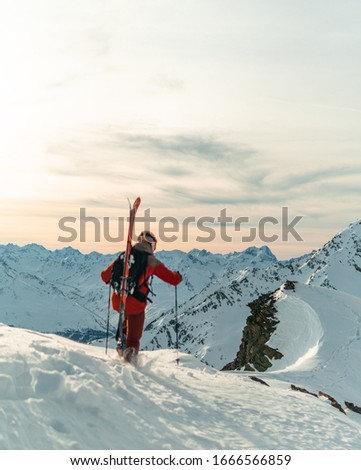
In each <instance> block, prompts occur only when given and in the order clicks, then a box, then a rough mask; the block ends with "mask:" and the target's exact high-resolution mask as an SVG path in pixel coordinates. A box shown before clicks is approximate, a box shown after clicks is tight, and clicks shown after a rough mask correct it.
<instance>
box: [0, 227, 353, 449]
mask: <svg viewBox="0 0 361 470" xmlns="http://www.w3.org/2000/svg"><path fill="white" fill-rule="evenodd" d="M159 257H160V258H161V259H162V260H163V261H164V262H165V263H166V264H167V265H168V266H169V267H170V268H172V269H179V270H180V271H181V272H182V273H183V274H184V283H182V285H181V288H180V289H179V291H178V292H179V312H178V313H179V324H180V333H181V334H180V338H181V349H182V350H183V351H185V350H186V351H187V352H188V353H191V354H186V353H185V352H179V353H177V352H176V351H175V350H173V349H169V348H171V347H172V344H174V342H173V340H172V338H173V337H174V311H172V310H171V307H172V304H173V303H174V296H173V295H174V289H172V288H170V287H169V286H166V285H164V284H160V283H159V285H158V284H157V283H155V286H154V287H155V290H156V291H157V293H158V294H159V295H158V296H157V297H156V302H155V305H152V306H150V308H149V310H148V312H147V316H148V322H147V325H146V331H145V332H144V336H143V339H142V346H143V348H144V347H148V348H152V347H155V348H158V350H156V351H142V352H141V354H140V362H139V365H138V366H137V367H134V366H131V365H126V364H124V363H122V362H121V361H120V360H119V359H118V357H117V356H116V354H115V352H114V344H112V341H111V343H110V347H109V354H108V355H106V354H105V350H104V343H103V342H102V341H98V342H97V343H94V344H93V345H89V344H80V343H77V342H74V341H71V340H70V339H65V338H63V337H60V336H57V335H54V334H49V333H46V331H48V332H49V331H51V332H57V331H60V332H62V333H64V332H66V331H67V329H70V330H71V329H73V330H74V331H75V332H77V331H79V332H81V330H82V328H84V327H85V328H89V329H95V330H98V332H99V331H100V332H101V331H104V330H105V327H104V325H105V321H106V311H105V310H104V308H103V307H102V306H104V305H106V304H107V294H108V289H107V287H106V286H104V285H102V284H101V283H100V280H99V272H100V270H101V269H102V268H103V267H105V266H106V265H107V264H109V263H110V261H111V260H112V259H113V258H114V256H111V255H108V256H104V255H101V254H99V253H91V254H89V255H82V254H81V253H80V252H79V251H77V250H73V249H71V248H67V249H64V250H56V251H54V252H49V251H48V250H46V249H45V248H43V247H41V246H39V245H34V244H32V245H28V246H26V247H24V248H20V247H17V246H15V245H10V244H9V245H7V246H1V245H0V281H1V288H0V300H1V311H0V321H1V322H2V323H0V449H11V450H17V449H25V450H27V449H28V450H33V449H66V450H78V449H84V450H89V449H129V450H131V449H143V450H153V449H158V450H178V449H179V450H182V449H187V450H189V449H192V450H208V449H280V450H281V449H329V450H335V449H338V450H349V449H354V450H357V449H360V447H361V415H359V414H357V413H355V412H353V411H351V410H349V409H347V408H346V407H345V401H348V402H352V403H355V405H357V406H359V407H360V406H361V398H360V390H361V374H360V372H359V364H360V363H361V294H360V293H361V223H360V221H358V222H355V223H354V224H351V225H350V226H349V227H348V228H347V229H346V230H344V231H343V232H340V234H338V235H336V236H335V237H334V238H333V239H332V240H331V241H330V242H328V243H326V245H325V246H324V247H322V249H320V250H317V251H315V252H312V253H311V254H309V255H305V256H303V257H301V258H299V259H296V260H290V261H288V262H282V263H281V262H278V261H277V260H276V259H275V258H274V257H273V255H272V253H271V252H270V251H269V250H268V249H266V248H264V247H263V248H261V249H256V248H252V249H249V250H246V251H245V252H242V253H231V254H229V255H217V254H212V253H209V252H206V251H205V250H202V251H199V250H192V252H189V253H182V252H179V251H175V252H172V253H171V252H168V253H167V252H163V253H160V254H159ZM286 279H290V280H293V281H297V282H296V283H295V291H292V290H286V289H285V285H282V283H283V282H285V280H286ZM275 289H278V290H277V292H276V294H275V303H274V307H275V309H276V316H277V318H278V320H279V323H278V325H277V328H276V330H275V332H274V333H273V335H272V336H271V338H270V340H269V343H268V344H269V346H271V347H273V348H276V349H278V350H279V351H280V352H282V354H283V357H282V359H279V360H274V361H273V363H272V367H271V368H270V369H269V370H268V371H266V372H264V373H258V372H252V373H249V372H243V371H238V372H221V371H219V370H216V368H217V369H219V368H221V367H222V366H223V365H224V364H226V363H227V362H229V361H230V360H233V359H234V357H235V355H236V352H237V349H238V348H239V344H240V340H241V337H242V330H243V326H244V324H245V322H246V318H247V316H248V314H249V313H250V311H249V307H248V306H247V304H248V303H249V302H250V301H252V300H254V299H255V298H257V297H258V296H259V295H261V294H263V293H267V292H271V291H274V290H275ZM114 320H117V316H116V315H114V314H113V315H112V316H111V321H114ZM8 325H15V326H16V327H17V328H15V327H10V326H8ZM19 327H22V328H19ZM25 328H31V329H32V330H27V329H25ZM177 354H179V357H180V365H179V366H177V365H176V358H177ZM195 356H197V357H198V358H199V359H197V358H196V357H195ZM200 359H203V361H207V362H208V363H209V364H211V365H212V366H213V367H211V366H210V365H206V364H205V362H201V361H200ZM214 367H216V368H214ZM252 378H253V379H257V378H258V379H262V380H263V381H265V382H266V383H267V384H268V385H269V386H268V387H267V386H265V385H263V384H261V383H259V382H256V381H255V380H252ZM292 385H295V386H297V387H299V388H303V389H306V390H308V391H309V392H310V393H312V395H311V394H306V393H301V392H299V391H295V390H293V389H292ZM319 392H323V393H324V394H328V395H330V396H332V397H333V398H334V399H335V400H336V401H337V402H338V403H339V404H340V405H341V406H342V408H343V409H344V410H345V413H341V412H340V411H339V410H338V409H336V408H334V407H332V406H331V404H330V401H329V400H327V399H326V398H324V397H323V398H322V397H321V396H320V395H319Z"/></svg>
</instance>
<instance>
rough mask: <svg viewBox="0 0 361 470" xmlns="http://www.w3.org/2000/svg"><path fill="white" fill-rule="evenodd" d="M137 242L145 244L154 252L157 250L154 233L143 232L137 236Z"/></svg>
mask: <svg viewBox="0 0 361 470" xmlns="http://www.w3.org/2000/svg"><path fill="white" fill-rule="evenodd" d="M138 242H139V243H141V242H147V243H149V244H150V246H151V247H152V250H153V251H155V250H156V248H157V237H156V236H155V235H154V233H152V232H149V231H148V230H144V231H143V232H141V233H140V234H139V236H138Z"/></svg>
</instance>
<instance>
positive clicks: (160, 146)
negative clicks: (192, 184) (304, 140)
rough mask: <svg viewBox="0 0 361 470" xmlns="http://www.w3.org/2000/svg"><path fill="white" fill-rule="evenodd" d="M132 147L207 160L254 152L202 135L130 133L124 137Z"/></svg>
mask: <svg viewBox="0 0 361 470" xmlns="http://www.w3.org/2000/svg"><path fill="white" fill-rule="evenodd" d="M126 141H127V143H128V144H129V145H130V146H132V147H133V148H142V149H148V150H151V151H156V152H162V153H163V155H166V156H167V155H168V156H169V155H170V154H180V155H182V156H184V157H186V158H189V157H197V158H200V159H204V160H207V161H211V162H212V161H216V162H219V161H220V160H222V161H225V160H235V159H242V160H245V159H247V158H250V157H251V156H252V155H254V154H256V153H257V152H256V150H254V149H253V148H250V147H247V146H239V145H235V144H231V143H229V142H225V141H222V140H220V139H217V138H214V137H208V136H202V135H174V136H166V137H159V136H147V135H132V136H128V137H126Z"/></svg>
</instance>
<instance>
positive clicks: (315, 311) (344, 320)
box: [268, 283, 361, 405]
mask: <svg viewBox="0 0 361 470" xmlns="http://www.w3.org/2000/svg"><path fill="white" fill-rule="evenodd" d="M276 297H277V301H276V303H275V304H274V307H275V308H276V310H277V314H276V318H277V319H278V320H279V324H278V326H277V329H276V331H275V333H274V334H273V335H272V337H271V339H270V341H269V343H268V344H269V345H270V346H271V347H273V348H277V349H278V350H279V351H281V352H282V354H283V358H282V359H279V360H274V361H273V366H272V367H271V368H270V369H269V370H270V371H272V372H275V371H277V372H279V373H278V377H280V376H282V377H283V378H285V379H287V380H292V381H297V382H299V383H305V382H307V384H308V385H309V386H310V387H312V389H313V391H316V392H317V391H318V390H321V388H320V387H324V388H326V390H328V391H330V392H332V394H334V398H336V400H339V401H341V402H343V401H344V400H347V401H351V402H354V401H356V402H359V404H360V405H361V403H360V402H361V398H360V390H361V374H360V372H359V370H360V363H361V299H360V298H359V297H355V296H352V295H350V294H347V293H345V292H341V291H337V290H330V289H327V288H322V287H315V286H307V285H304V284H301V283H296V285H295V292H292V291H290V290H287V291H286V290H284V289H280V290H279V291H278V292H277V294H276Z"/></svg>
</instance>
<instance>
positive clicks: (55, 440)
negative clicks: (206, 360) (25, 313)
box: [0, 324, 361, 450]
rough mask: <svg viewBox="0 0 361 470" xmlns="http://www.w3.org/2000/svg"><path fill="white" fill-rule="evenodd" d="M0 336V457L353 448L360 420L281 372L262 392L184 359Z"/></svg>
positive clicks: (1, 330) (19, 332)
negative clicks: (130, 356)
mask: <svg viewBox="0 0 361 470" xmlns="http://www.w3.org/2000/svg"><path fill="white" fill-rule="evenodd" d="M0 336H1V345H0V405H1V406H0V410H1V411H0V418H1V419H0V449H13V450H16V449H59V450H61V449H67V450H76V449H84V450H88V449H128V450H131V449H143V450H147V449H159V450H167V449H180V450H181V449H192V450H195V449H204V450H206V449H359V448H360V445H361V420H358V415H356V414H353V413H352V412H347V414H346V415H344V414H342V413H340V412H339V411H338V410H336V409H335V408H333V407H331V406H330V404H329V403H328V402H327V401H324V400H320V399H318V398H316V397H313V396H310V395H305V394H302V393H298V392H295V391H292V390H291V389H290V384H289V382H288V381H287V372H285V371H283V372H281V373H279V374H277V372H270V373H266V374H263V375H262V378H263V379H264V380H265V381H266V382H267V383H268V385H269V387H266V386H264V385H262V384H259V383H257V382H254V381H253V380H251V379H250V377H249V374H247V373H226V372H219V371H217V370H215V369H213V368H211V367H208V366H205V365H204V364H203V363H201V362H200V361H198V360H197V359H195V358H194V357H192V356H190V355H187V354H183V353H178V354H179V357H180V365H179V366H177V365H176V357H177V352H176V351H175V350H159V351H152V352H149V351H147V352H142V353H141V354H140V363H139V365H138V366H137V367H134V366H132V365H129V364H123V363H122V362H121V361H120V360H119V359H118V358H117V357H116V353H114V352H113V350H111V351H110V352H109V355H105V352H104V349H103V348H100V347H97V346H94V345H84V344H80V343H76V342H73V341H71V340H68V339H65V338H62V337H59V336H56V335H51V334H43V333H38V332H35V331H30V330H23V329H17V328H11V327H9V326H6V325H3V324H1V325H0ZM337 364H338V363H337V361H336V364H335V365H334V367H333V368H332V370H330V373H332V372H333V369H336V368H337ZM340 365H341V368H342V367H343V369H340V370H339V373H342V371H344V370H345V369H344V366H345V365H344V364H342V363H341V364H340ZM319 366H320V365H319ZM306 377H307V376H305V382H304V383H303V385H304V386H307V385H309V384H308V383H307V380H306ZM329 378H330V377H329ZM328 391H329V390H328Z"/></svg>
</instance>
